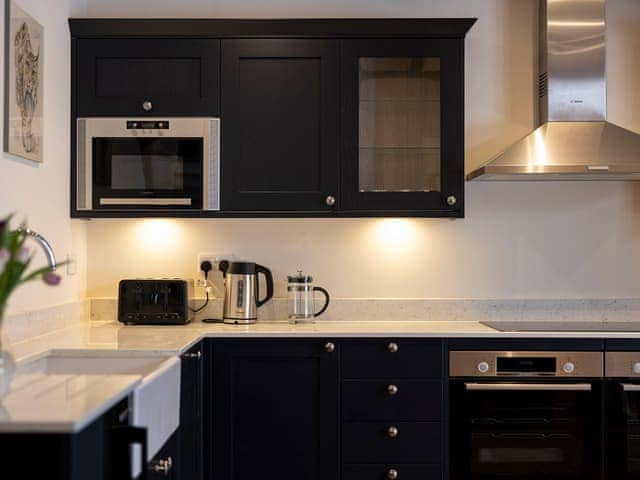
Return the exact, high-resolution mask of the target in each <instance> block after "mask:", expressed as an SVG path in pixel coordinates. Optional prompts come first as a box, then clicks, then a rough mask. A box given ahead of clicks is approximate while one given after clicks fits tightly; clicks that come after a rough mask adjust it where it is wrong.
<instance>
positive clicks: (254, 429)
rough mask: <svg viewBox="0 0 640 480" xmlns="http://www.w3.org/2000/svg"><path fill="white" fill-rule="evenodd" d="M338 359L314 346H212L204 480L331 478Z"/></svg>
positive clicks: (309, 343)
mask: <svg viewBox="0 0 640 480" xmlns="http://www.w3.org/2000/svg"><path fill="white" fill-rule="evenodd" d="M329 350H331V349H329ZM338 355H339V350H338V349H337V348H334V349H333V351H327V350H326V349H325V347H324V343H323V342H321V341H320V340H298V339H296V340H292V341H236V342H233V341H231V342H217V343H215V344H214V345H213V355H212V360H211V361H212V363H211V370H212V378H211V379H210V381H211V382H212V385H213V388H212V393H211V398H210V401H208V402H207V408H210V409H212V425H211V429H212V430H211V437H212V442H211V443H210V445H207V447H206V450H205V457H206V458H208V459H210V461H211V463H212V464H211V465H210V466H209V478H212V479H213V478H215V479H216V480H254V479H256V478H277V479H281V480H299V479H305V480H324V479H334V478H338V475H339V466H338V457H339V446H338V445H339V442H338V424H339V414H338V404H339V393H338V390H339V389H338V366H339V362H338Z"/></svg>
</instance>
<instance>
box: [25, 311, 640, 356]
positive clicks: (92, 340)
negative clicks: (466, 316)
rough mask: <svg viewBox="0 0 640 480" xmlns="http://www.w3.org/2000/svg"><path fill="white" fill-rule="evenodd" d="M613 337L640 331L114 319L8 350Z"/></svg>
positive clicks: (164, 350) (175, 349) (130, 350)
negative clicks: (242, 341) (207, 342)
mask: <svg viewBox="0 0 640 480" xmlns="http://www.w3.org/2000/svg"><path fill="white" fill-rule="evenodd" d="M283 337H301V338H304V337H308V338H313V337H315V338H327V339H330V338H340V337H347V338H348V337H362V338H365V337H395V338H402V337H416V338H420V337H425V338H428V337H432V338H465V337H467V338H473V337H476V338H564V339H570V338H619V339H625V338H626V339H629V338H637V339H640V332H601V331H589V332H575V331H562V332H559V331H549V332H547V331H540V332H500V331H497V330H494V329H493V328H490V327H487V326H485V325H483V324H481V323H479V322H468V321H452V322H440V321H402V320H393V321H317V322H315V323H307V324H296V325H293V324H290V323H288V322H286V321H282V322H258V323H256V324H253V325H225V324H221V323H213V324H210V323H202V322H194V323H190V324H187V325H171V326H151V325H136V326H126V325H123V324H120V323H118V322H116V321H100V322H96V321H94V322H85V323H82V324H79V325H77V326H73V327H68V328H65V329H61V330H57V331H55V332H52V333H49V334H47V335H42V336H39V337H36V338H33V339H30V340H27V341H23V342H19V343H17V344H14V345H13V346H12V348H13V354H14V356H15V357H16V359H17V360H18V361H23V360H25V359H28V358H33V357H34V356H38V355H42V354H44V353H46V352H47V351H52V350H74V349H81V350H113V351H119V352H121V353H122V354H125V355H136V354H142V353H149V352H154V353H158V354H174V355H178V354H180V353H183V352H185V351H186V350H187V349H189V348H190V347H191V346H192V345H194V344H195V343H197V342H198V341H200V340H202V339H203V338H283Z"/></svg>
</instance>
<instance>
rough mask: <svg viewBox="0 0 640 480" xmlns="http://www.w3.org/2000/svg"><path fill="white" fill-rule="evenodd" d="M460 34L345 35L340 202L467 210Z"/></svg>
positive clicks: (445, 212) (453, 212)
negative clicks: (409, 36)
mask: <svg viewBox="0 0 640 480" xmlns="http://www.w3.org/2000/svg"><path fill="white" fill-rule="evenodd" d="M463 94H464V59H463V41H462V38H460V39H455V38H454V39H450V38H447V39H433V38H430V39H412V40H408V39H392V40H389V39H385V40H375V39H367V40H343V49H342V106H343V119H342V125H343V139H342V146H343V152H342V196H343V203H342V207H343V208H344V209H346V210H358V211H360V210H366V211H377V212H384V211H387V212H388V211H395V212H422V214H423V215H424V216H451V217H462V216H464V122H463V117H464V95H463Z"/></svg>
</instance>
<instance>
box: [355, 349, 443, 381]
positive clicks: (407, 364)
mask: <svg viewBox="0 0 640 480" xmlns="http://www.w3.org/2000/svg"><path fill="white" fill-rule="evenodd" d="M442 356H443V353H442V342H441V341H440V340H407V339H398V340H393V339H390V340H388V339H387V340H386V339H376V340H360V341H353V342H348V343H345V344H344V345H343V353H342V376H343V377H344V378H391V379H394V378H441V377H442V374H443V363H442Z"/></svg>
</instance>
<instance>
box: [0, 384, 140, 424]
mask: <svg viewBox="0 0 640 480" xmlns="http://www.w3.org/2000/svg"><path fill="white" fill-rule="evenodd" d="M140 380H141V376H139V375H45V374H33V375H31V374H29V375H17V376H16V377H15V378H14V380H13V382H12V386H11V390H10V392H9V393H8V394H7V395H6V396H5V397H4V398H3V399H2V401H1V402H0V432H5V433H6V432H47V433H71V432H79V431H80V430H82V429H83V428H85V427H86V426H87V425H89V424H90V423H91V422H92V421H93V420H95V419H96V418H98V417H99V416H100V415H102V414H103V413H104V412H106V411H107V410H109V409H110V408H111V407H112V406H114V405H115V404H116V403H117V402H119V401H120V400H122V399H123V398H125V397H126V396H127V395H128V394H129V393H131V392H132V391H133V389H134V388H135V387H136V386H137V385H138V383H139V382H140Z"/></svg>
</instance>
